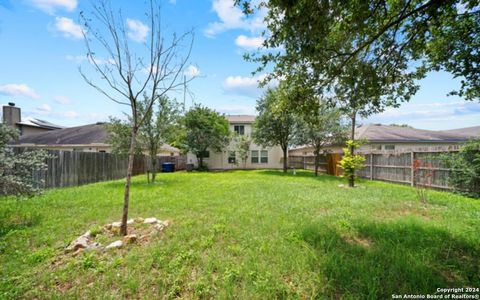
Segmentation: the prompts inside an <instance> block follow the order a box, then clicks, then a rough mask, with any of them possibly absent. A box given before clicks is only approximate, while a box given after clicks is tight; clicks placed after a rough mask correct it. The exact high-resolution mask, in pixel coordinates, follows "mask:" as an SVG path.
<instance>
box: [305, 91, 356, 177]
mask: <svg viewBox="0 0 480 300" xmlns="http://www.w3.org/2000/svg"><path fill="white" fill-rule="evenodd" d="M299 117H300V119H301V120H302V123H303V125H302V126H299V131H298V134H297V137H296V139H297V144H305V145H309V146H311V147H313V149H314V150H313V153H314V155H315V176H318V167H319V162H320V154H321V153H322V150H324V148H325V147H326V146H329V145H336V144H341V143H343V142H344V141H345V140H346V137H347V126H348V125H347V124H345V122H344V120H343V115H342V112H341V111H340V110H339V109H336V108H331V107H330V106H329V105H327V103H325V102H323V101H321V100H320V101H318V102H316V105H315V107H312V113H308V114H303V115H300V116H299Z"/></svg>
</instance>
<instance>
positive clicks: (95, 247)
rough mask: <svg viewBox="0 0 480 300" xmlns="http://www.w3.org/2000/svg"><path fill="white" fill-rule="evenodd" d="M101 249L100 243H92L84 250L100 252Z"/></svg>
mask: <svg viewBox="0 0 480 300" xmlns="http://www.w3.org/2000/svg"><path fill="white" fill-rule="evenodd" d="M101 249H102V244H100V243H93V244H90V245H88V246H87V248H85V251H94V250H101Z"/></svg>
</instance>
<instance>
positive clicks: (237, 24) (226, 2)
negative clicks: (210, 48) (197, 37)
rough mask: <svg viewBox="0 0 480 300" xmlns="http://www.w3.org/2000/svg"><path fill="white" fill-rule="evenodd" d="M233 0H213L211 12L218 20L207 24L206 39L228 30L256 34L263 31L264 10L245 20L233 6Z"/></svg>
mask: <svg viewBox="0 0 480 300" xmlns="http://www.w3.org/2000/svg"><path fill="white" fill-rule="evenodd" d="M234 2H235V1H234V0H213V2H212V10H213V11H214V12H215V13H216V14H217V16H218V18H219V19H220V21H219V22H213V23H209V24H208V25H207V28H205V30H204V34H205V35H206V36H207V37H214V36H215V35H217V34H218V33H221V32H224V31H226V30H230V29H244V30H249V31H250V32H258V31H261V30H263V29H265V24H264V22H263V18H264V16H265V14H266V9H264V8H263V9H260V11H258V12H257V13H256V14H255V16H253V17H251V18H246V17H245V15H244V14H243V12H242V10H241V9H240V8H239V7H238V6H235V5H234Z"/></svg>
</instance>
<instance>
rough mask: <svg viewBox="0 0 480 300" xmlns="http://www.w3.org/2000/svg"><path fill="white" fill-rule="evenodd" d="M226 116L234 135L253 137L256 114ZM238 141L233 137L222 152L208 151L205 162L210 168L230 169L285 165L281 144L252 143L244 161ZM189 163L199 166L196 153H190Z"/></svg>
mask: <svg viewBox="0 0 480 300" xmlns="http://www.w3.org/2000/svg"><path fill="white" fill-rule="evenodd" d="M225 118H226V119H227V120H228V122H229V123H230V131H232V136H233V137H235V136H236V135H244V136H246V137H247V139H250V140H251V139H252V124H253V122H254V121H255V116H249V115H227V116H225ZM235 143H236V141H235V138H232V140H231V142H230V144H229V145H228V146H227V147H225V149H224V150H222V151H221V152H215V151H211V150H210V151H207V153H206V154H207V156H206V157H205V158H204V163H205V164H206V165H207V167H208V168H209V169H214V170H215V169H217V170H222V169H223V170H228V169H281V168H282V167H283V165H282V162H283V154H282V149H281V148H280V147H279V146H275V147H262V146H260V145H257V144H255V143H254V142H253V141H252V142H251V143H250V148H249V151H248V157H247V159H246V161H242V159H241V157H240V156H239V153H238V151H236V148H237V147H236V144H235ZM187 161H188V163H191V164H194V165H195V167H197V166H198V161H197V158H196V156H195V155H194V154H192V153H188V155H187Z"/></svg>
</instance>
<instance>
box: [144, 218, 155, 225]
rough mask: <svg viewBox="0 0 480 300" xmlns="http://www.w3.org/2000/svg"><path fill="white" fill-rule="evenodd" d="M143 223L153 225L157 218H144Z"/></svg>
mask: <svg viewBox="0 0 480 300" xmlns="http://www.w3.org/2000/svg"><path fill="white" fill-rule="evenodd" d="M143 223H145V224H155V223H158V219H157V218H146V219H145V220H144V221H143Z"/></svg>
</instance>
